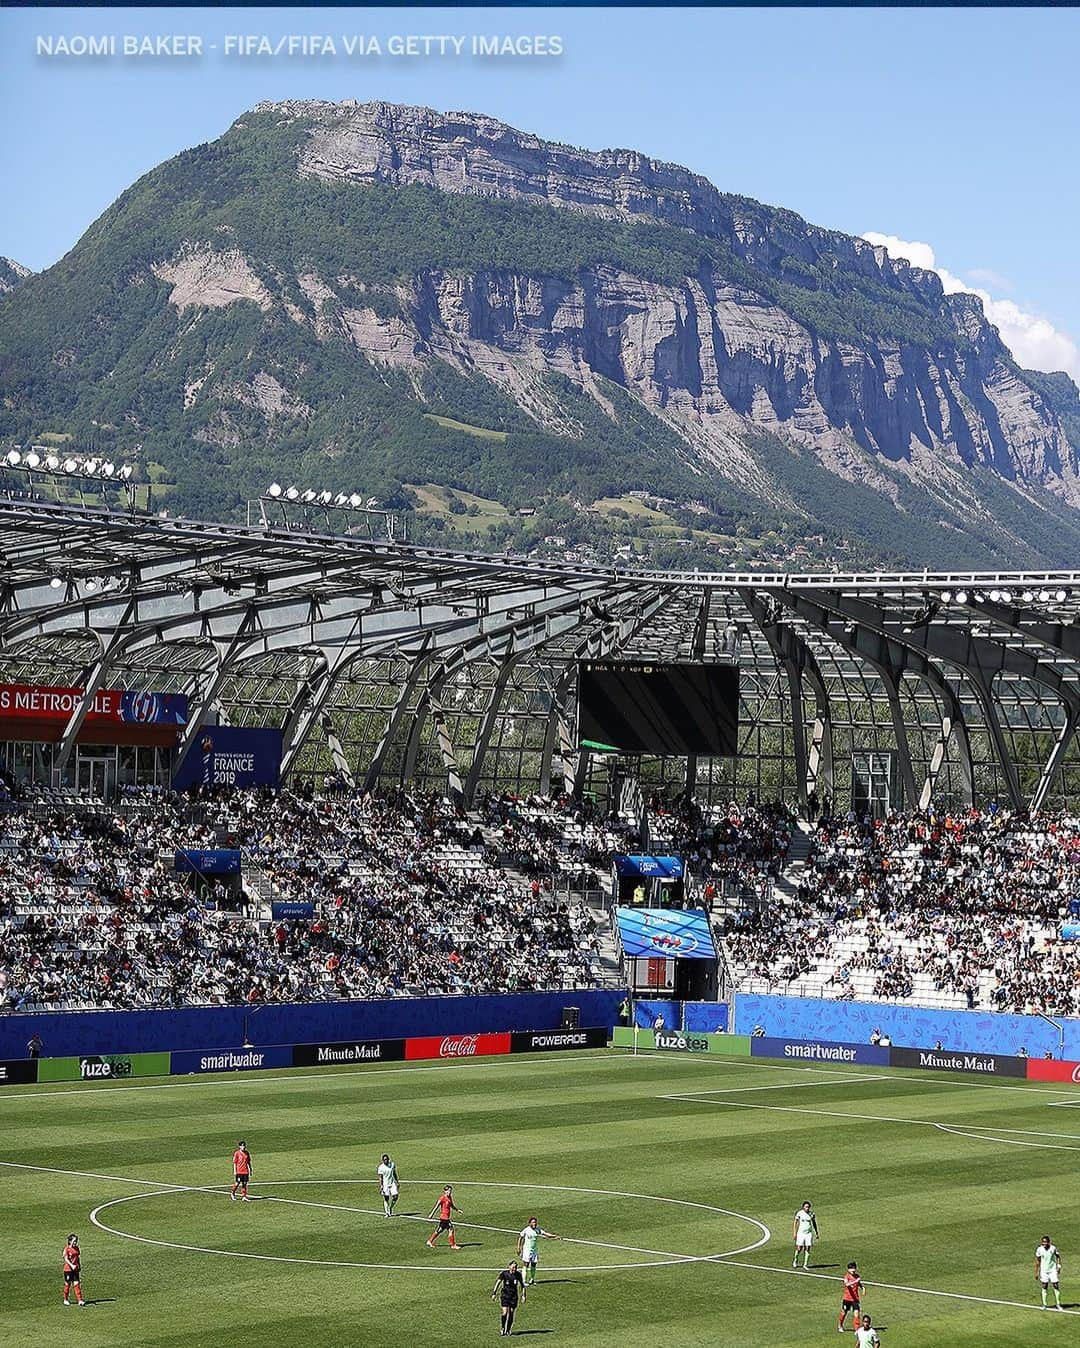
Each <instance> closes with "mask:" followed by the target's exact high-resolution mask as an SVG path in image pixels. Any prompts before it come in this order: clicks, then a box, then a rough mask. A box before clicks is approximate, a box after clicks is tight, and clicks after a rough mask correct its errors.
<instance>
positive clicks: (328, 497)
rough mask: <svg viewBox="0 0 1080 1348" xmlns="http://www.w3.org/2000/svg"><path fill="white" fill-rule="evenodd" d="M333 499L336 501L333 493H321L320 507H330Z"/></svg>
mask: <svg viewBox="0 0 1080 1348" xmlns="http://www.w3.org/2000/svg"><path fill="white" fill-rule="evenodd" d="M333 499H334V493H333V492H332V491H321V492H319V504H320V505H329V504H330V502H331V501H332V500H333Z"/></svg>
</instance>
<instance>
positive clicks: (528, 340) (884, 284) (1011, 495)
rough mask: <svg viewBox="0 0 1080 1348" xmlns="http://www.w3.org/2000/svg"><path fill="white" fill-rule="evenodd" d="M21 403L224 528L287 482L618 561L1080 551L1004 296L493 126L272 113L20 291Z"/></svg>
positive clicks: (176, 165)
mask: <svg viewBox="0 0 1080 1348" xmlns="http://www.w3.org/2000/svg"><path fill="white" fill-rule="evenodd" d="M0 397H2V406H0V435H4V436H11V437H15V438H16V439H22V438H27V437H31V438H32V437H34V436H40V435H43V434H45V433H49V434H52V435H54V436H56V435H63V436H65V437H71V441H70V443H72V444H73V445H75V446H90V447H93V448H94V449H95V451H97V450H101V451H103V452H105V451H107V452H109V453H111V454H114V455H116V456H119V457H123V456H124V454H125V453H127V454H129V455H130V454H131V453H132V452H137V453H138V456H139V459H140V461H141V463H142V464H143V467H144V469H145V470H146V471H147V473H148V475H149V476H150V477H152V478H153V479H154V480H155V481H157V482H160V483H161V484H163V485H162V486H160V487H159V489H158V495H159V498H162V497H163V496H164V495H167V496H168V499H169V504H170V506H171V507H172V508H174V509H177V510H184V511H188V512H191V513H203V514H209V515H215V514H216V515H221V514H223V513H226V512H232V511H236V510H238V509H239V508H240V503H241V502H242V500H243V498H244V496H245V495H250V494H253V493H256V492H257V491H258V490H260V489H261V488H263V487H264V486H265V485H266V484H267V483H268V482H269V481H270V480H271V479H272V478H281V477H287V478H289V479H290V480H295V481H297V482H299V483H301V484H302V485H304V486H309V485H310V486H313V487H335V488H343V487H344V488H348V489H350V490H353V489H355V490H361V491H363V492H364V493H365V494H369V493H375V494H377V495H379V496H381V497H382V498H384V499H389V500H391V501H398V502H401V503H406V502H408V503H410V504H412V505H413V506H415V507H416V508H417V521H418V525H419V527H420V532H421V535H423V532H424V529H425V528H426V529H427V530H428V532H431V531H433V530H435V529H436V528H439V529H443V530H446V529H451V530H452V531H453V532H455V533H456V534H458V535H460V536H463V537H465V536H467V537H470V538H474V537H475V538H476V539H479V540H484V541H487V542H489V543H491V544H492V545H499V546H507V545H508V544H510V545H513V546H521V545H532V544H533V543H536V542H538V541H539V540H541V539H542V538H544V537H545V536H547V537H552V536H557V537H559V538H560V539H564V540H566V541H567V545H569V544H574V545H581V546H584V547H587V548H592V549H593V550H594V552H596V553H597V554H598V555H604V554H605V553H610V551H611V550H612V548H613V547H615V546H616V545H617V544H618V543H619V542H620V541H625V540H626V539H627V538H629V537H630V536H631V535H634V536H635V537H636V538H637V540H638V543H637V545H638V546H639V547H646V548H647V549H648V550H649V551H650V552H651V553H652V554H653V556H654V557H656V558H657V559H659V560H665V559H667V560H671V559H672V558H673V557H675V556H677V555H678V556H681V557H682V558H683V560H685V557H686V552H687V550H689V551H690V552H691V553H694V554H696V553H697V552H701V551H703V550H704V549H706V548H708V549H709V550H710V551H711V552H713V553H718V554H720V555H721V556H722V557H723V558H724V559H725V564H727V563H731V564H739V563H741V562H747V563H749V562H752V561H755V560H757V561H767V562H773V563H780V562H783V561H784V560H786V559H787V558H788V557H789V556H791V555H794V556H796V557H807V558H810V559H817V560H826V561H828V560H832V561H836V560H840V559H845V560H847V561H848V562H851V563H857V564H860V565H870V564H875V563H882V564H900V563H903V564H908V565H911V564H921V565H933V566H938V565H955V566H962V565H1053V564H1064V563H1068V564H1070V565H1071V564H1072V563H1073V562H1074V560H1075V557H1076V555H1077V550H1078V546H1080V510H1078V507H1080V398H1078V394H1077V390H1076V386H1075V385H1074V384H1073V383H1072V381H1071V380H1069V379H1068V378H1067V376H1065V375H1043V374H1034V373H1032V372H1028V371H1024V370H1021V369H1020V368H1018V366H1017V365H1016V362H1015V361H1014V360H1013V359H1012V357H1011V355H1010V354H1009V352H1008V350H1007V349H1006V348H1005V347H1004V345H1003V344H1002V342H1001V339H1000V337H999V335H998V333H997V331H996V329H995V328H993V327H992V326H991V325H990V324H989V323H988V322H987V321H986V318H985V316H984V314H983V311H982V307H981V304H980V302H979V300H978V299H977V298H976V297H974V296H971V295H966V294H957V295H948V296H946V295H945V294H944V293H943V291H942V287H941V283H940V281H939V279H938V277H937V276H936V275H935V274H934V273H931V272H926V271H922V270H919V269H918V268H915V267H912V266H910V265H909V264H908V263H907V262H904V261H901V260H893V259H891V258H889V257H888V255H887V254H886V253H885V251H884V250H883V249H881V248H878V247H874V246H872V245H871V244H869V243H866V242H865V241H863V240H860V239H856V238H852V237H850V236H848V235H845V234H841V233H837V232H835V231H832V230H828V229H823V228H820V227H818V226H815V225H811V224H808V223H807V222H806V221H804V220H803V219H801V218H800V217H799V216H797V215H795V214H793V213H792V212H790V211H786V210H782V209H777V208H773V207H769V206H763V205H761V204H760V203H758V202H756V201H751V200H749V199H747V198H745V197H739V196H733V195H730V194H727V193H723V192H721V191H719V190H718V189H717V188H715V187H714V186H712V185H711V184H710V183H709V182H707V181H706V180H705V179H704V178H701V177H698V176H696V175H694V174H692V173H690V172H689V171H687V170H686V169H683V168H679V167H677V166H675V165H671V164H664V163H659V162H657V161H655V160H652V159H648V158H646V157H645V156H644V155H641V154H638V153H636V152H634V151H628V150H611V151H601V152H595V153H594V152H588V151H584V150H578V149H573V148H571V147H569V146H564V145H557V144H552V143H549V142H546V141H543V140H540V139H539V138H537V137H535V136H532V135H527V134H525V133H522V132H519V131H516V130H514V129H512V128H511V127H508V126H506V125H504V124H502V123H501V122H497V121H494V120H492V119H490V118H487V117H483V116H477V115H473V114H468V113H455V114H449V115H443V114H440V113H437V112H433V111H430V110H428V109H423V108H410V107H397V106H393V105H389V104H384V103H373V104H356V103H352V102H349V103H342V104H334V103H317V102H288V103H271V104H260V105H259V106H258V107H256V108H255V109H254V110H253V111H251V112H250V113H248V114H245V115H244V116H243V117H241V118H240V119H239V120H238V121H237V122H236V123H234V125H233V126H232V127H231V128H230V129H229V130H228V131H227V132H226V134H225V135H224V136H222V137H221V138H220V139H219V140H217V141H214V142H212V143H211V144H207V145H201V146H198V147H196V148H194V149H192V150H189V151H186V152H185V153H183V154H180V155H178V156H177V157H176V158H175V159H172V160H170V161H168V162H167V163H165V164H163V165H161V166H160V167H159V168H157V169H154V170H153V171H152V172H150V173H148V174H147V175H146V176H145V177H143V178H141V179H140V180H139V181H138V182H136V183H135V184H134V185H133V186H132V187H131V188H130V189H129V190H128V191H126V192H125V193H124V194H123V195H122V196H121V197H120V198H119V200H118V201H117V202H116V203H115V204H114V205H113V206H111V207H110V208H109V210H107V211H106V212H105V214H104V215H103V216H101V218H100V219H99V220H97V221H96V222H95V223H94V224H93V225H92V226H91V227H90V229H89V230H88V231H87V232H86V234H85V235H84V236H83V238H82V239H80V241H79V242H78V244H77V245H76V247H75V248H74V249H73V250H72V251H71V252H70V253H69V254H67V256H66V257H64V258H63V259H62V260H61V261H60V262H58V263H57V264H56V265H55V266H54V267H52V268H50V269H49V270H48V271H46V272H44V273H41V274H39V275H36V276H32V277H28V278H26V279H24V280H23V281H22V282H21V284H19V286H18V288H17V290H14V291H13V292H11V293H10V294H7V295H5V296H3V297H0ZM521 508H527V509H529V510H536V512H537V513H536V515H535V516H530V517H528V522H526V523H522V517H520V516H518V515H516V514H514V513H513V512H514V511H515V510H517V509H521ZM680 549H681V552H680V551H679V550H680Z"/></svg>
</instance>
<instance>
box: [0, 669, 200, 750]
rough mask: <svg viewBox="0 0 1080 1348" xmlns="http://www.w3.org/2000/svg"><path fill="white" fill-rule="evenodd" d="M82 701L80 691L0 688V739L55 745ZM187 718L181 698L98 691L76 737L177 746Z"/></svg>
mask: <svg viewBox="0 0 1080 1348" xmlns="http://www.w3.org/2000/svg"><path fill="white" fill-rule="evenodd" d="M85 699H86V691H85V689H83V688H56V687H50V686H48V685H43V684H28V683H0V738H6V739H24V740H37V741H55V740H58V739H59V738H60V736H61V734H62V733H63V730H64V727H65V726H66V725H67V723H68V721H69V720H70V719H71V716H72V714H73V713H74V712H76V711H78V710H79V708H80V707H81V706H82V705H83V702H84V701H85ZM187 718H188V699H187V696H186V694H184V693H151V692H146V691H142V690H138V689H136V690H132V689H128V690H124V689H120V688H101V689H99V690H98V691H97V692H96V693H95V694H94V695H93V698H92V699H91V702H90V705H89V707H88V708H87V711H86V716H85V718H84V720H83V724H82V727H81V728H80V731H79V736H78V738H79V740H80V741H81V742H83V743H90V744H138V743H146V744H161V745H168V744H175V742H176V733H177V730H178V728H179V727H182V726H184V725H186V724H187Z"/></svg>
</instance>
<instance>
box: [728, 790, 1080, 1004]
mask: <svg viewBox="0 0 1080 1348" xmlns="http://www.w3.org/2000/svg"><path fill="white" fill-rule="evenodd" d="M778 900H779V901H778V902H777V903H776V904H775V905H774V906H773V907H772V908H770V909H769V910H767V911H765V912H761V913H754V912H744V913H741V914H739V915H736V916H732V917H729V918H728V919H726V920H725V922H724V923H723V928H722V935H723V937H724V942H725V948H726V950H727V952H728V956H729V959H730V962H731V964H732V966H733V969H734V971H735V973H736V976H737V979H738V981H739V985H740V986H741V987H743V988H744V989H747V990H751V989H752V990H755V991H765V990H768V991H773V992H783V991H792V992H799V993H801V994H803V995H812V996H824V997H837V998H840V997H844V998H854V997H859V998H860V999H866V998H868V997H869V998H880V999H883V1000H893V999H897V1000H912V999H913V1000H914V1001H916V1002H918V1003H925V1004H944V1005H950V1006H956V1007H959V1008H964V1007H967V1008H980V1009H990V1010H1000V1011H1010V1012H1019V1013H1025V1012H1026V1013H1030V1012H1040V1011H1041V1012H1044V1013H1047V1014H1057V1015H1075V1014H1077V1013H1078V1012H1080V943H1078V942H1073V941H1069V940H1063V939H1062V928H1063V926H1064V925H1065V924H1067V923H1068V922H1069V920H1070V918H1075V917H1077V916H1080V818H1077V817H1075V816H1072V815H1060V814H1047V813H1042V814H1027V813H1009V812H1007V811H1003V810H998V809H994V808H991V809H988V810H986V811H981V810H977V809H970V810H961V811H957V812H953V813H949V812H934V811H930V812H922V813H915V814H909V815H901V814H892V815H890V816H888V817H887V818H886V819H882V820H877V821H875V820H872V819H870V818H868V817H864V818H857V817H856V816H855V815H854V813H849V814H848V815H847V816H845V817H839V818H838V817H834V816H831V815H824V816H823V817H822V818H821V819H820V820H819V822H818V824H817V827H816V829H815V831H814V834H813V837H812V843H811V851H810V856H809V859H808V861H807V864H806V867H805V868H804V871H803V874H802V875H801V877H800V879H799V883H798V886H797V888H796V889H795V891H794V893H793V894H792V895H790V896H789V897H787V898H786V899H784V898H782V897H781V896H778Z"/></svg>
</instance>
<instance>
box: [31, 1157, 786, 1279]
mask: <svg viewBox="0 0 1080 1348" xmlns="http://www.w3.org/2000/svg"><path fill="white" fill-rule="evenodd" d="M40 1168H41V1169H46V1168H47V1167H40ZM61 1173H64V1172H61ZM103 1178H104V1177H103ZM127 1182H128V1183H146V1181H140V1180H128V1181H127ZM437 1182H438V1181H435V1180H430V1179H415V1180H403V1181H402V1183H404V1184H435V1183H437ZM269 1183H270V1184H271V1185H273V1184H279V1185H289V1184H375V1183H377V1181H376V1180H362V1179H352V1180H321V1179H312V1180H277V1181H270V1182H269ZM458 1185H459V1188H469V1187H473V1188H487V1189H530V1190H534V1191H535V1190H548V1191H550V1192H559V1193H562V1192H567V1193H588V1194H599V1195H601V1196H604V1197H612V1198H637V1199H642V1200H644V1201H650V1202H656V1203H671V1204H674V1205H676V1206H679V1207H690V1208H700V1209H703V1210H704V1211H706V1212H715V1213H720V1214H721V1215H723V1216H726V1217H734V1218H736V1219H737V1220H739V1221H744V1222H749V1223H750V1224H751V1225H753V1226H756V1227H757V1228H758V1230H759V1231H761V1233H762V1234H761V1236H760V1237H759V1239H758V1240H756V1241H754V1242H753V1243H752V1244H750V1245H744V1246H742V1247H741V1248H740V1249H738V1250H731V1251H725V1252H722V1253H720V1254H709V1255H686V1254H677V1253H675V1252H674V1251H670V1250H644V1249H641V1248H640V1247H638V1246H633V1245H616V1244H613V1243H610V1242H607V1241H601V1240H584V1239H579V1238H575V1237H565V1236H564V1237H563V1239H564V1240H566V1241H567V1243H569V1244H575V1245H591V1246H596V1247H599V1248H602V1249H609V1250H617V1251H620V1252H624V1253H634V1254H650V1255H656V1256H662V1257H659V1258H658V1259H656V1260H655V1261H652V1262H646V1261H644V1260H634V1261H633V1262H632V1263H630V1264H589V1265H581V1264H572V1265H568V1266H567V1267H565V1268H563V1267H557V1266H554V1265H552V1266H548V1271H549V1272H551V1273H572V1272H607V1271H609V1270H611V1269H626V1268H659V1267H665V1266H668V1265H670V1264H700V1263H709V1262H715V1261H717V1260H720V1259H726V1258H728V1257H729V1256H734V1255H738V1254H747V1253H750V1252H751V1251H753V1250H756V1249H760V1247H761V1246H762V1245H764V1244H766V1243H767V1242H768V1241H769V1240H770V1239H771V1238H772V1232H771V1231H770V1230H769V1228H768V1227H767V1226H766V1225H765V1223H764V1222H760V1221H758V1220H757V1218H756V1217H747V1216H746V1215H745V1214H743V1213H740V1212H731V1211H730V1210H729V1209H727V1208H719V1207H715V1206H714V1205H712V1204H710V1203H694V1202H690V1201H689V1200H686V1199H681V1198H664V1197H661V1196H659V1195H656V1194H632V1193H622V1192H619V1191H616V1190H611V1189H586V1188H582V1187H580V1186H574V1185H559V1184H526V1183H505V1184H503V1183H500V1182H499V1181H496V1180H461V1181H458ZM178 1191H179V1192H183V1193H211V1194H215V1195H220V1196H221V1197H224V1196H225V1192H226V1191H225V1190H224V1189H218V1188H211V1187H207V1186H197V1185H176V1184H173V1185H159V1186H158V1187H157V1188H155V1189H152V1190H150V1191H148V1192H146V1193H142V1194H130V1195H128V1196H126V1197H124V1198H113V1199H111V1200H109V1202H107V1203H101V1204H99V1205H98V1206H97V1207H96V1208H94V1210H93V1211H92V1212H91V1213H90V1220H91V1222H92V1223H93V1224H94V1225H95V1226H96V1227H98V1228H99V1229H100V1230H102V1231H107V1232H108V1233H109V1234H110V1235H114V1236H120V1237H121V1238H123V1239H125V1240H134V1241H138V1242H140V1243H141V1244H144V1245H158V1246H162V1247H164V1248H166V1249H178V1250H186V1251H190V1252H192V1253H197V1254H217V1255H223V1256H226V1257H229V1258H234V1259H259V1260H263V1261H267V1262H274V1263H287V1264H313V1265H316V1266H318V1267H329V1268H367V1269H392V1270H401V1271H406V1272H407V1271H417V1270H424V1269H428V1268H434V1269H435V1271H436V1272H448V1271H454V1270H455V1269H456V1270H458V1271H460V1272H467V1273H489V1272H490V1271H491V1269H490V1266H487V1265H485V1266H482V1267H476V1266H473V1265H463V1264H457V1263H455V1264H451V1265H430V1264H371V1263H358V1262H355V1261H345V1260H327V1259H301V1258H295V1257H292V1256H286V1255H269V1254H253V1253H248V1252H244V1251H240V1250H218V1249H211V1248H208V1247H206V1246H201V1245H184V1244H181V1243H179V1242H177V1241H168V1240H154V1239H152V1238H151V1237H149V1236H137V1235H134V1234H132V1233H131V1232H130V1231H120V1230H117V1229H116V1228H115V1227H112V1226H108V1225H106V1223H105V1222H103V1221H101V1220H100V1218H99V1214H100V1213H102V1212H104V1211H105V1209H106V1208H111V1207H116V1206H117V1205H119V1204H121V1203H134V1202H137V1201H138V1200H139V1199H142V1198H156V1197H158V1196H160V1195H163V1194H170V1193H176V1192H178ZM261 1201H263V1202H274V1203H290V1204H296V1205H298V1206H301V1207H318V1208H324V1209H331V1210H337V1211H342V1212H356V1213H362V1214H365V1215H369V1216H380V1215H381V1214H380V1213H379V1212H378V1210H377V1209H372V1208H356V1207H349V1206H346V1205H344V1204H335V1203H312V1202H308V1201H306V1200H304V1199H296V1198H278V1197H276V1196H274V1195H267V1196H266V1197H265V1198H261ZM402 1215H406V1214H402ZM407 1217H408V1220H411V1221H420V1222H425V1223H426V1222H427V1221H428V1219H427V1218H424V1217H416V1216H412V1215H411V1214H408V1215H407ZM455 1225H457V1226H461V1227H463V1228H468V1229H473V1230H480V1231H491V1232H495V1233H497V1234H501V1235H517V1232H516V1230H515V1231H511V1230H509V1229H507V1228H505V1227H495V1226H481V1225H479V1224H478V1223H475V1222H457V1223H455Z"/></svg>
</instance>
